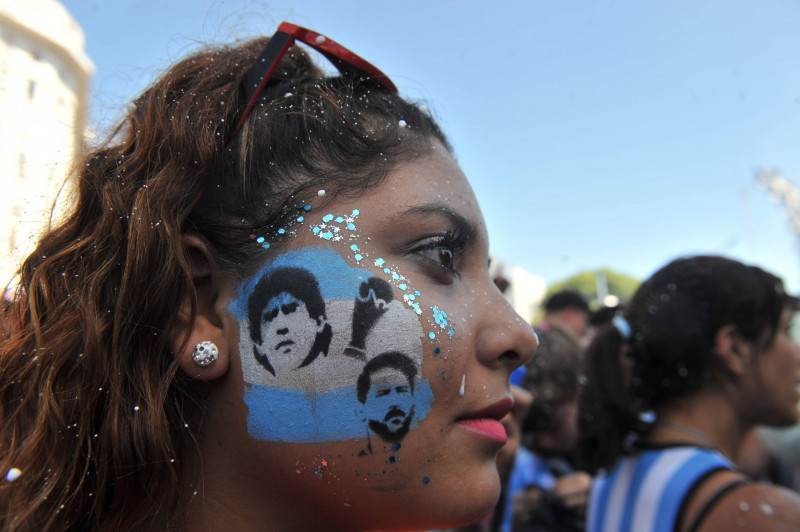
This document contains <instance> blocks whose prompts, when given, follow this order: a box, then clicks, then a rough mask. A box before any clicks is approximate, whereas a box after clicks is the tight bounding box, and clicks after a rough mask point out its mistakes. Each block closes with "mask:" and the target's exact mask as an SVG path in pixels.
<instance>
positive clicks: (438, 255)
mask: <svg viewBox="0 0 800 532" xmlns="http://www.w3.org/2000/svg"><path fill="white" fill-rule="evenodd" d="M468 242H469V234H468V233H467V232H466V231H463V230H462V229H460V228H458V227H455V228H451V229H448V230H447V231H446V232H445V233H444V234H443V235H436V236H431V237H427V238H424V239H422V240H421V241H419V242H417V243H416V245H413V246H412V249H411V251H410V253H411V254H413V255H416V256H418V257H420V259H421V260H422V261H424V264H426V265H427V266H428V267H429V268H430V270H431V272H432V273H433V274H434V275H435V276H436V277H440V278H442V279H443V280H451V279H452V278H453V277H458V276H459V275H460V273H459V265H460V263H461V259H462V257H463V255H464V250H465V249H466V247H467V244H468Z"/></svg>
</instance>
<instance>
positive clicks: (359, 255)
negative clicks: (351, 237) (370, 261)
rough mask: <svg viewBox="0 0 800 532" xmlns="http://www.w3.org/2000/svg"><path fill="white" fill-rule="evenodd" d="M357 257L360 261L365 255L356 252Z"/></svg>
mask: <svg viewBox="0 0 800 532" xmlns="http://www.w3.org/2000/svg"><path fill="white" fill-rule="evenodd" d="M355 258H356V261H360V260H361V259H363V258H364V257H362V256H361V254H360V253H356V254H355Z"/></svg>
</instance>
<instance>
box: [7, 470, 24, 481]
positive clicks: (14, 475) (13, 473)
mask: <svg viewBox="0 0 800 532" xmlns="http://www.w3.org/2000/svg"><path fill="white" fill-rule="evenodd" d="M20 475H22V471H20V470H19V469H17V468H16V467H12V468H11V469H9V470H8V473H6V482H14V481H15V480H17V479H18V478H19V477H20Z"/></svg>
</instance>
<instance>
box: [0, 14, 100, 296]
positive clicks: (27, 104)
mask: <svg viewBox="0 0 800 532" xmlns="http://www.w3.org/2000/svg"><path fill="white" fill-rule="evenodd" d="M84 50H85V38H84V34H83V30H82V29H81V28H80V26H78V24H77V23H76V22H75V20H74V19H73V18H72V16H71V15H70V14H69V12H68V11H67V10H66V9H65V8H64V6H62V5H61V4H60V3H59V2H57V1H55V0H0V113H2V118H0V187H2V197H1V198H0V285H2V286H5V284H6V283H7V282H8V281H9V280H10V279H11V278H12V277H13V273H14V271H15V270H16V268H17V266H18V264H19V262H20V261H21V260H22V258H24V257H25V256H27V255H28V254H29V253H30V252H31V251H33V249H34V247H35V242H36V239H37V237H38V236H39V235H40V234H41V231H42V230H43V229H44V228H45V227H46V225H47V224H48V222H49V220H50V217H51V208H52V207H53V205H54V202H55V200H56V198H58V202H57V204H56V209H55V214H56V216H57V215H58V212H59V211H60V210H61V209H63V207H64V206H65V205H66V204H68V202H69V199H70V192H71V191H70V189H69V187H62V185H63V184H64V179H65V177H66V176H67V173H68V171H69V169H70V167H71V166H72V165H73V164H75V161H76V159H77V157H78V155H79V154H80V152H81V149H82V146H83V143H84V139H85V133H86V116H87V109H88V107H87V100H88V92H89V79H90V76H91V74H92V72H93V70H94V66H93V64H92V62H91V60H90V59H89V58H88V56H87V55H86V53H85V51H84Z"/></svg>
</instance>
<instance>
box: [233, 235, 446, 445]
mask: <svg viewBox="0 0 800 532" xmlns="http://www.w3.org/2000/svg"><path fill="white" fill-rule="evenodd" d="M230 311H231V313H232V314H233V315H234V316H235V317H236V318H237V320H238V321H239V324H240V345H239V350H240V356H241V359H242V370H243V374H244V380H245V383H246V384H247V385H246V387H245V392H244V401H245V403H246V405H247V408H248V417H247V429H248V432H249V433H250V435H251V436H252V437H254V438H257V439H260V440H266V441H276V442H295V443H312V442H326V441H336V440H350V439H354V438H367V439H368V438H371V437H377V438H380V439H382V440H384V441H386V442H399V441H401V440H402V439H403V438H404V436H405V435H406V434H407V433H408V431H409V430H413V429H414V428H415V427H416V426H417V423H418V422H419V421H420V420H422V419H424V418H425V417H426V416H427V414H428V412H429V411H430V408H431V403H432V402H433V394H432V392H431V388H430V385H429V383H428V381H427V380H425V379H423V378H422V370H421V366H422V335H423V332H422V328H421V326H420V323H419V318H418V316H417V314H416V313H415V311H414V310H413V309H412V308H410V307H408V305H405V304H404V303H403V302H402V301H397V300H395V299H394V290H393V288H392V286H391V285H389V284H388V282H386V281H385V280H383V279H381V278H379V277H376V276H375V275H374V274H373V273H371V272H370V271H368V270H366V269H363V268H354V267H352V266H350V265H349V264H348V263H347V262H346V261H345V260H344V259H343V258H342V257H341V256H339V255H338V254H337V253H336V252H335V251H334V250H333V249H331V248H327V247H306V248H301V249H297V250H293V251H290V252H288V253H286V254H284V255H280V256H279V257H277V258H276V259H275V260H273V261H272V262H270V263H269V264H268V265H266V266H265V267H263V268H262V269H261V270H260V271H259V272H258V273H257V274H256V275H254V276H253V277H252V278H251V279H248V280H247V281H246V282H244V283H243V284H242V285H241V286H240V287H239V289H238V292H237V297H236V299H235V300H234V301H233V302H232V303H231V304H230Z"/></svg>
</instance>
